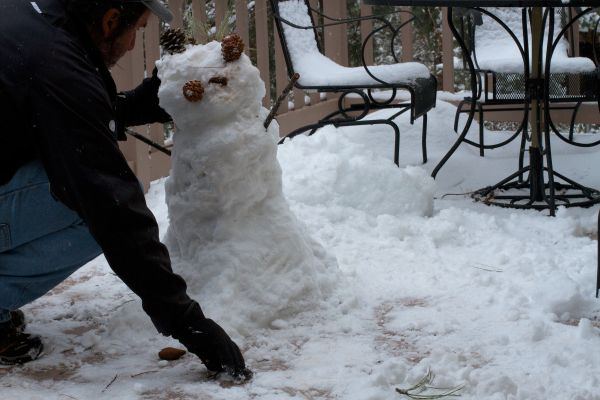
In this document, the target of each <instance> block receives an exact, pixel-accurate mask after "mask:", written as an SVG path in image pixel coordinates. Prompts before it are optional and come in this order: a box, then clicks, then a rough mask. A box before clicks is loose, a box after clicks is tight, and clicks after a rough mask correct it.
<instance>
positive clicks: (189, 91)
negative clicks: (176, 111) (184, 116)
mask: <svg viewBox="0 0 600 400" xmlns="http://www.w3.org/2000/svg"><path fill="white" fill-rule="evenodd" d="M203 95H204V86H203V85H202V82H200V81H189V82H186V84H185V85H183V96H184V97H185V98H186V99H187V100H188V101H192V102H196V101H200V100H202V96H203Z"/></svg>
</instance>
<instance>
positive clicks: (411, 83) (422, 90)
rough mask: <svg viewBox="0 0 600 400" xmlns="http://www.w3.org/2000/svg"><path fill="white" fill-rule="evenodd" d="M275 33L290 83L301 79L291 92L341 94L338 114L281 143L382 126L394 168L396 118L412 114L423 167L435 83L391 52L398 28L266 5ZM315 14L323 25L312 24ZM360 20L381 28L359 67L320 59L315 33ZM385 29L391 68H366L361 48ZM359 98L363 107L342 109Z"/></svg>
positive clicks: (284, 4) (277, 2) (287, 4)
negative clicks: (390, 134)
mask: <svg viewBox="0 0 600 400" xmlns="http://www.w3.org/2000/svg"><path fill="white" fill-rule="evenodd" d="M270 4H271V7H272V10H273V16H274V19H275V23H276V26H277V32H278V34H279V37H280V39H281V45H282V48H283V55H284V58H285V62H286V65H287V70H288V74H289V76H290V77H292V76H294V74H296V73H298V74H299V75H300V78H299V79H298V81H297V82H296V83H295V87H296V88H298V89H301V90H304V91H316V92H319V93H335V94H339V95H340V96H339V99H338V110H336V111H335V112H333V113H331V114H329V115H326V116H324V117H323V118H322V119H321V120H319V121H317V122H315V123H311V124H308V125H306V126H303V127H301V128H298V129H296V130H294V131H293V132H291V133H289V134H287V135H286V136H285V137H284V138H283V139H282V141H281V142H283V141H284V140H285V139H287V138H292V137H294V136H296V135H298V134H301V133H304V132H308V134H309V135H311V134H313V133H314V132H315V131H316V130H317V129H318V128H321V127H323V126H326V125H333V126H335V127H341V126H349V125H375V124H386V125H389V126H391V127H392V128H393V130H394V135H395V143H394V163H395V164H396V165H399V150H400V130H399V128H398V126H397V124H396V123H395V122H394V119H395V118H396V117H398V116H399V115H400V114H403V113H405V112H407V111H409V112H410V122H411V123H413V122H414V121H415V120H416V119H417V118H419V117H422V118H423V130H422V137H421V142H422V153H423V162H424V163H425V162H427V144H426V136H427V112H428V111H429V110H430V109H431V108H433V107H434V106H435V100H436V90H437V82H436V79H435V77H434V76H433V75H431V73H430V72H429V70H428V69H427V67H425V66H424V65H423V64H420V63H416V62H405V63H400V62H399V61H398V58H397V56H396V54H395V52H394V41H395V40H396V38H397V36H398V33H399V30H400V28H401V26H398V27H394V26H392V24H390V23H389V22H388V21H387V20H386V19H384V18H383V17H381V16H366V17H360V18H349V19H335V18H330V17H328V16H326V15H324V14H322V13H321V12H320V11H319V10H314V9H312V8H311V7H310V4H309V3H308V1H307V0H270ZM313 13H314V14H315V15H316V16H318V18H319V19H323V21H325V22H324V23H323V24H316V23H315V19H314V18H313V17H314V16H313ZM364 19H373V20H375V21H379V22H380V24H381V26H380V27H377V28H375V29H374V30H373V32H371V33H369V35H368V36H367V38H366V39H365V41H364V42H363V44H362V51H363V55H362V61H363V65H362V66H361V67H355V68H349V67H344V66H341V65H339V64H337V63H335V62H334V61H333V60H331V59H330V58H328V57H326V56H325V55H324V54H323V51H322V48H321V44H320V41H319V36H318V35H319V31H320V30H322V29H326V28H328V27H332V26H337V25H342V24H344V25H345V24H348V23H351V22H357V21H360V20H364ZM384 29H389V30H390V31H391V37H392V39H391V40H392V43H391V46H390V48H391V49H392V56H393V58H394V60H395V62H396V63H395V64H390V65H376V66H369V65H367V63H366V62H365V58H366V57H365V54H364V52H365V47H366V44H367V41H368V40H371V38H372V37H373V35H374V34H376V33H377V32H379V31H382V30H384ZM380 90H387V91H391V94H390V97H389V98H388V99H386V100H385V101H380V100H377V99H376V98H375V97H376V96H375V92H376V91H380ZM398 91H406V92H407V93H408V95H409V100H408V101H399V100H398V96H397V95H398ZM351 94H353V95H357V96H358V97H359V98H360V99H361V101H362V103H360V104H356V103H350V104H349V105H347V104H345V100H346V98H347V97H348V96H349V95H351ZM384 108H395V109H398V111H397V112H395V113H394V114H393V115H391V116H390V117H388V118H383V119H364V117H366V116H367V114H368V113H369V112H370V111H372V110H378V109H384Z"/></svg>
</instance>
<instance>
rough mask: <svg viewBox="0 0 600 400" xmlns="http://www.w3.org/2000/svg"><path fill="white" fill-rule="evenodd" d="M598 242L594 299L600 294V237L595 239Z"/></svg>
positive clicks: (599, 223) (599, 233)
mask: <svg viewBox="0 0 600 400" xmlns="http://www.w3.org/2000/svg"><path fill="white" fill-rule="evenodd" d="M596 235H597V236H599V235H600V212H598V233H597V234H596ZM596 240H597V242H598V269H597V271H596V298H598V292H600V237H597V238H596Z"/></svg>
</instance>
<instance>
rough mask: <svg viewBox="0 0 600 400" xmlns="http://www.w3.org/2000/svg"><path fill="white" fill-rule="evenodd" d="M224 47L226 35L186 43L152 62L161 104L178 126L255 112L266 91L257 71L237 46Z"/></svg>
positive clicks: (238, 116)
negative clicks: (173, 52) (158, 83)
mask: <svg viewBox="0 0 600 400" xmlns="http://www.w3.org/2000/svg"><path fill="white" fill-rule="evenodd" d="M226 46H227V42H226V39H224V40H223V43H220V42H210V43H207V44H205V45H187V46H186V47H185V51H183V52H181V53H176V54H165V55H164V56H163V57H162V58H161V59H160V60H159V61H157V62H156V66H157V68H158V77H159V78H160V80H161V85H160V89H159V92H158V96H159V99H160V106H161V107H162V108H164V109H165V110H166V111H167V112H168V113H169V114H170V115H171V117H173V120H174V121H175V124H176V125H177V126H178V127H179V128H180V129H181V128H184V127H185V126H190V127H194V128H196V129H198V128H201V127H202V124H204V125H206V124H211V123H217V122H218V123H228V122H230V121H231V122H233V121H235V120H236V119H238V118H241V117H242V116H244V117H245V118H248V115H258V113H259V110H260V107H261V100H262V98H263V97H264V95H265V85H264V83H263V81H262V80H261V79H260V74H259V71H258V69H257V68H256V67H254V66H253V65H252V63H251V62H250V59H249V58H248V57H247V56H246V55H245V54H243V53H242V52H241V50H240V49H239V47H238V48H237V49H233V51H232V50H231V49H227V47H226ZM248 112H250V113H251V114H248ZM198 130H199V131H201V129H198Z"/></svg>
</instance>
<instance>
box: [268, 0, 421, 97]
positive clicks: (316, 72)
mask: <svg viewBox="0 0 600 400" xmlns="http://www.w3.org/2000/svg"><path fill="white" fill-rule="evenodd" d="M279 15H280V16H281V17H282V18H283V19H285V20H286V21H289V22H291V23H292V24H294V25H297V26H300V27H310V26H312V22H311V20H310V17H309V15H308V10H307V8H306V3H305V2H304V0H289V1H280V2H279ZM282 25H283V30H284V33H285V37H286V43H287V45H288V49H289V52H290V57H291V58H292V64H293V65H294V71H296V72H298V73H299V74H300V79H299V83H300V84H302V85H304V86H344V85H373V84H375V85H376V84H379V82H377V81H376V80H375V79H373V78H372V77H371V76H369V74H367V72H366V71H365V69H364V68H363V67H356V68H348V67H344V66H342V65H339V64H337V63H335V62H334V61H333V60H331V59H330V58H327V57H325V56H324V55H323V54H321V53H320V52H319V49H318V47H317V42H316V40H315V33H314V31H313V30H312V29H299V28H295V27H293V26H291V25H289V24H287V23H286V22H285V21H282ZM369 71H370V72H371V73H372V74H373V75H374V76H376V77H378V78H379V79H383V80H385V81H386V82H412V81H414V80H416V79H417V78H429V75H430V74H429V70H428V69H427V67H426V66H425V65H423V64H420V63H417V62H406V63H400V64H390V65H376V66H372V67H369Z"/></svg>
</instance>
